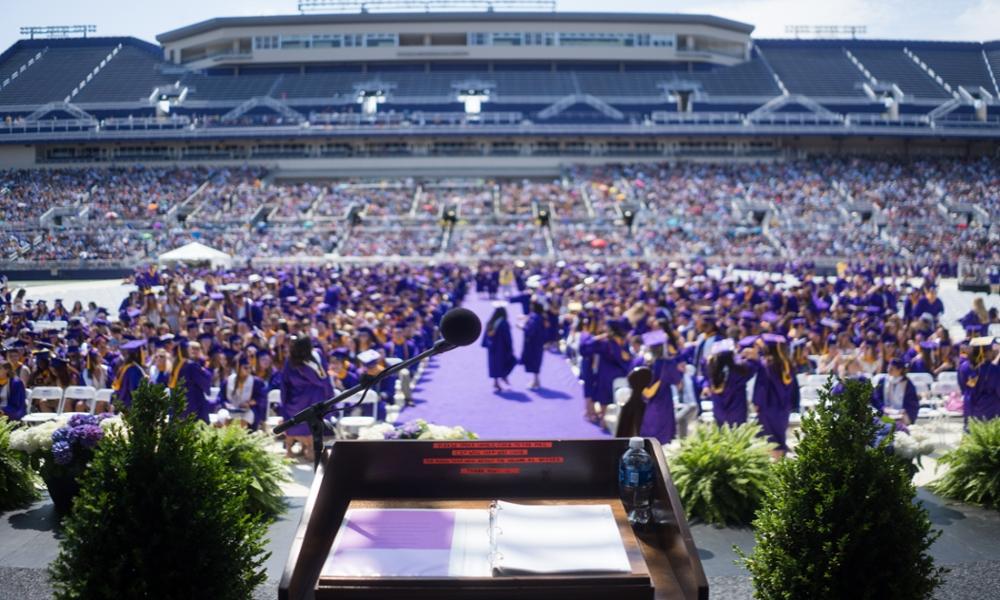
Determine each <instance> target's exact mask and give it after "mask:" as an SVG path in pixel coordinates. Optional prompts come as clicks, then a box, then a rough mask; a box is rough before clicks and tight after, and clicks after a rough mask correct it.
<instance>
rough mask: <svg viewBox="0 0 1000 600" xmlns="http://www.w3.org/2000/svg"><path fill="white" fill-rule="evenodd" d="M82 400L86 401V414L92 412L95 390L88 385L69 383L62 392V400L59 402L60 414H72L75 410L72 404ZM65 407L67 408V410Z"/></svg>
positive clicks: (95, 398)
mask: <svg viewBox="0 0 1000 600" xmlns="http://www.w3.org/2000/svg"><path fill="white" fill-rule="evenodd" d="M78 400H83V401H84V402H86V403H87V411H86V412H87V414H91V415H92V414H94V408H95V407H96V405H97V390H96V389H94V388H93V387H91V386H89V385H71V386H69V387H67V388H66V391H65V392H63V398H62V402H61V403H60V404H59V412H60V413H62V414H73V413H75V412H77V411H76V410H73V409H74V406H73V404H74V403H75V402H76V401H78ZM67 408H68V409H69V410H67Z"/></svg>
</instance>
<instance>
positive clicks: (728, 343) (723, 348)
mask: <svg viewBox="0 0 1000 600" xmlns="http://www.w3.org/2000/svg"><path fill="white" fill-rule="evenodd" d="M735 350H736V346H735V345H734V344H733V340H731V339H728V338H727V339H724V340H719V341H718V342H715V343H714V344H712V347H711V348H709V350H708V355H709V356H715V355H716V354H722V353H723V352H733V351H735Z"/></svg>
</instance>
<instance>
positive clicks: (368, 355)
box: [358, 350, 381, 367]
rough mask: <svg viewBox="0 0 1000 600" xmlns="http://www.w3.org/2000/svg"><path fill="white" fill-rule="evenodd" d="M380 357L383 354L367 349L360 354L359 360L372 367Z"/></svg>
mask: <svg viewBox="0 0 1000 600" xmlns="http://www.w3.org/2000/svg"><path fill="white" fill-rule="evenodd" d="M379 358H381V355H380V354H379V353H378V352H376V351H375V350H365V351H364V352H362V353H361V354H359V355H358V362H360V363H361V364H362V365H364V366H366V367H370V366H372V365H374V364H375V363H376V362H378V360H379Z"/></svg>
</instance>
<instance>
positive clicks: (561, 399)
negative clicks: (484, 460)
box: [399, 293, 607, 439]
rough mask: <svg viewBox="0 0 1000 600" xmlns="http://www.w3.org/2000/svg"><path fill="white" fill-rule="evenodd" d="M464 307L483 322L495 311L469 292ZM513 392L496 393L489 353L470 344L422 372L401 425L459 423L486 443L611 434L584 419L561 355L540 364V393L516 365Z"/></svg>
mask: <svg viewBox="0 0 1000 600" xmlns="http://www.w3.org/2000/svg"><path fill="white" fill-rule="evenodd" d="M465 307H466V308H468V309H470V310H472V311H475V313H476V314H477V315H479V318H480V319H482V321H483V323H485V322H486V320H487V319H489V317H490V314H492V312H493V307H492V306H491V303H490V302H489V301H485V300H480V299H479V298H478V297H474V293H473V294H470V297H469V298H468V299H467V302H466V304H465ZM507 312H508V314H509V315H510V318H511V322H512V323H511V325H512V327H511V333H512V335H513V338H514V352H515V353H516V354H517V355H518V356H520V354H521V342H522V337H523V336H522V333H523V332H522V331H521V329H520V328H518V327H516V326H515V324H516V323H518V322H520V317H521V308H520V306H518V305H516V304H513V305H509V306H508V307H507ZM508 379H509V380H510V384H511V388H512V389H510V390H508V391H504V392H501V393H497V392H495V391H494V390H493V380H492V379H490V378H489V377H488V376H487V371H486V349H485V348H483V347H481V346H480V345H479V342H476V343H475V344H474V345H472V346H467V347H465V348H459V349H457V350H453V351H451V352H449V353H447V354H444V355H442V356H438V357H437V358H436V359H435V360H434V361H433V362H432V363H430V364H429V365H428V368H427V369H426V370H425V371H424V377H423V379H422V380H421V381H420V383H419V385H418V386H417V388H416V390H415V391H414V394H413V398H414V401H415V402H416V406H414V407H412V408H407V409H405V410H403V412H402V413H401V414H400V416H399V419H400V422H403V421H408V420H410V419H417V418H422V419H426V420H427V421H430V422H432V423H438V424H441V425H461V426H462V427H465V428H466V429H468V430H469V431H473V432H475V433H476V434H478V435H479V437H480V438H483V439H528V438H563V439H580V438H598V437H606V436H607V433H605V432H604V430H603V429H600V428H599V427H598V426H596V425H592V424H591V423H588V422H586V421H584V419H583V398H582V396H581V391H582V388H581V387H580V385H579V384H578V383H577V379H576V378H575V377H574V376H573V372H572V371H571V370H570V368H569V363H567V362H566V359H565V358H564V357H563V356H562V355H561V354H553V353H549V352H547V353H546V354H545V358H544V360H543V361H542V372H541V381H542V389H539V390H529V389H528V386H529V385H531V376H530V375H528V374H527V373H525V372H524V369H523V368H522V367H521V366H520V365H518V366H517V367H516V368H515V369H514V372H513V373H511V374H510V377H509V378H508Z"/></svg>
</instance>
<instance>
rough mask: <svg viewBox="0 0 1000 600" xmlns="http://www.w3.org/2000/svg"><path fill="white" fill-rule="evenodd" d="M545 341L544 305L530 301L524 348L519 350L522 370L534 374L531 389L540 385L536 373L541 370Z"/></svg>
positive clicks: (525, 325)
mask: <svg viewBox="0 0 1000 600" xmlns="http://www.w3.org/2000/svg"><path fill="white" fill-rule="evenodd" d="M545 342H546V328H545V307H543V306H542V305H541V304H540V303H538V302H532V303H531V313H530V314H529V315H528V320H527V321H525V323H524V348H523V349H522V351H521V364H522V365H524V370H525V371H527V372H528V373H531V374H532V375H534V376H535V377H534V380H533V381H532V382H531V389H538V388H540V387H542V383H541V381H539V379H538V374H539V373H540V372H541V370H542V356H543V355H544V354H545Z"/></svg>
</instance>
